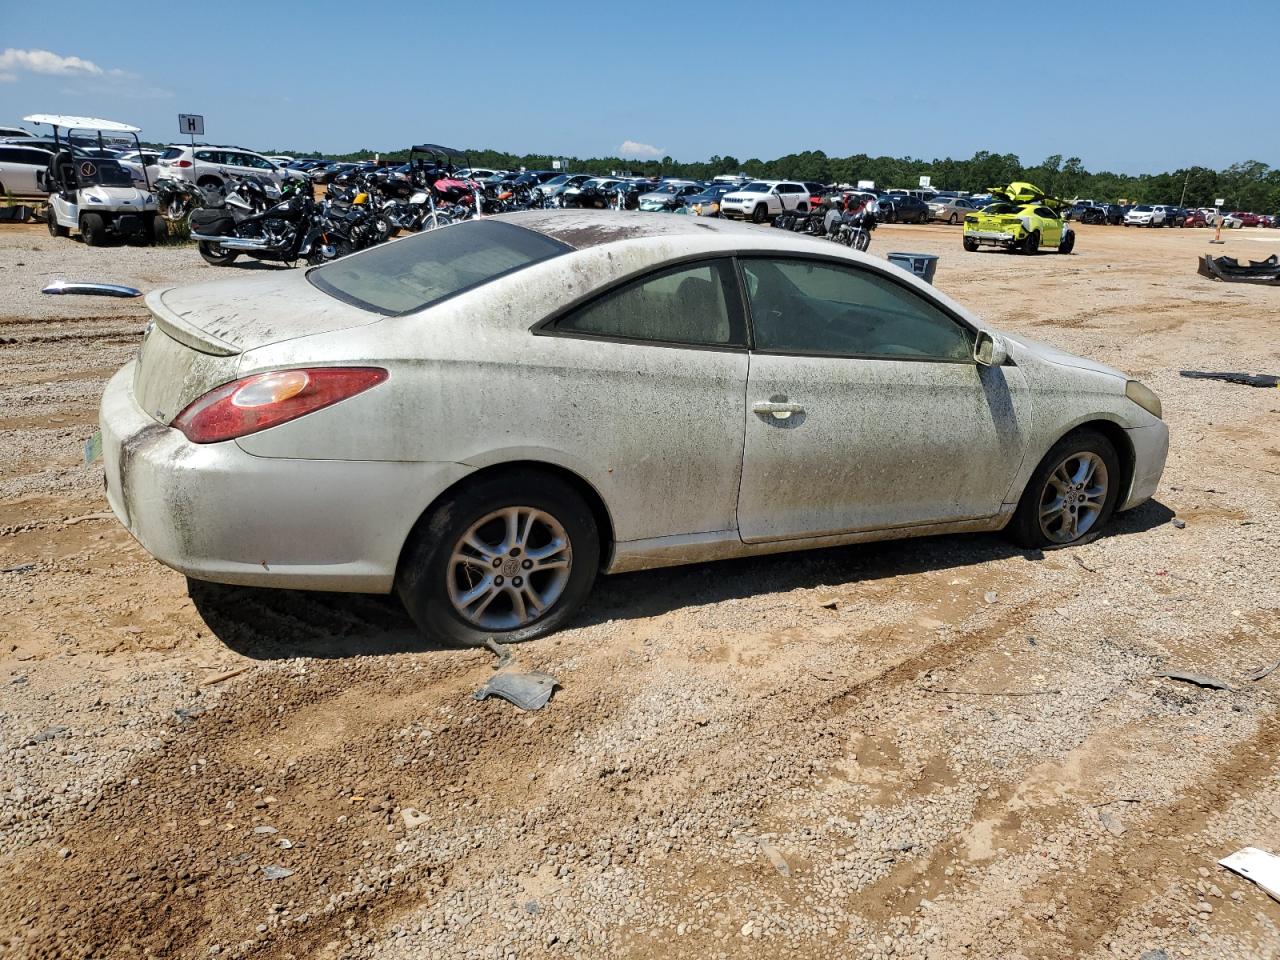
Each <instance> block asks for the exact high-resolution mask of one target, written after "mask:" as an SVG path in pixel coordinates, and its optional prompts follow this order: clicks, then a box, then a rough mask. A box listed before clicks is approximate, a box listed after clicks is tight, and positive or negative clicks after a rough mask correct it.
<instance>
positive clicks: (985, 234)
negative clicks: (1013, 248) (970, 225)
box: [964, 230, 1018, 243]
mask: <svg viewBox="0 0 1280 960" xmlns="http://www.w3.org/2000/svg"><path fill="white" fill-rule="evenodd" d="M964 235H965V237H967V238H968V239H970V240H977V241H978V242H979V243H1013V242H1015V241H1016V240H1017V239H1018V238H1017V236H1015V235H1014V234H1012V233H1003V232H1002V231H999V230H966V231H965V232H964Z"/></svg>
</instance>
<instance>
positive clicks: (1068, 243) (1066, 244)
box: [1058, 230, 1076, 253]
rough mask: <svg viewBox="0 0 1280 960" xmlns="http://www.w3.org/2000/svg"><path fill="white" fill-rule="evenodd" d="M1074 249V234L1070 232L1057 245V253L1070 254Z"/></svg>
mask: <svg viewBox="0 0 1280 960" xmlns="http://www.w3.org/2000/svg"><path fill="white" fill-rule="evenodd" d="M1075 248H1076V232H1075V231H1074V230H1072V231H1071V232H1070V233H1068V234H1067V235H1066V236H1065V237H1063V238H1062V240H1061V241H1060V242H1059V243H1058V252H1059V253H1070V252H1071V251H1072V250H1074V249H1075Z"/></svg>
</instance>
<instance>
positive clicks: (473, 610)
mask: <svg viewBox="0 0 1280 960" xmlns="http://www.w3.org/2000/svg"><path fill="white" fill-rule="evenodd" d="M509 514H514V516H515V520H514V524H515V528H514V530H515V535H514V536H513V528H512V525H511V522H510V521H508V519H507V516H508V515H509ZM526 524H527V526H526ZM521 527H524V528H525V531H526V533H525V536H524V537H521V535H520V533H519V531H520V528H521ZM513 541H514V542H513ZM534 542H537V543H538V544H539V546H538V547H537V548H536V549H537V551H538V552H539V553H541V554H542V557H540V558H537V559H535V558H533V557H530V556H528V555H526V548H527V546H528V544H530V543H534ZM556 543H563V546H562V547H560V548H559V549H558V550H554V551H553V552H551V553H547V551H549V550H553V548H554V547H555V544H556ZM477 544H479V545H480V546H482V547H483V548H484V549H483V550H481V549H479V548H478V547H477V546H476V545H477ZM529 549H530V550H532V549H533V548H529ZM460 557H465V558H466V559H465V560H459V558H460ZM539 559H548V560H553V561H556V562H559V561H560V560H564V561H567V564H568V565H567V567H560V566H556V567H547V568H544V569H542V570H541V571H539V570H537V569H536V568H535V569H534V572H533V575H536V576H538V578H539V579H538V581H535V580H533V579H532V576H531V575H530V574H528V573H526V572H525V571H527V570H528V569H529V568H530V566H531V565H532V564H536V563H537V562H538V560H539ZM599 563H600V535H599V531H598V530H597V528H596V522H595V518H594V517H593V516H592V513H591V508H590V507H589V506H588V505H587V503H586V501H585V500H583V498H582V497H581V495H579V493H578V492H577V491H576V490H574V489H573V487H572V486H570V485H569V484H568V483H567V482H565V481H564V480H562V479H560V478H559V477H557V476H555V475H553V474H550V473H546V472H543V471H541V470H536V469H521V470H516V471H511V472H503V473H498V474H494V475H491V476H488V477H484V478H481V479H480V480H478V481H476V482H475V483H472V484H469V485H466V486H463V487H462V488H461V489H459V490H458V491H457V492H456V493H453V494H450V495H448V496H446V497H445V498H444V499H443V500H442V501H441V502H440V503H439V504H437V505H436V506H435V507H434V508H433V509H432V510H431V511H429V512H428V513H427V514H426V515H425V516H424V517H423V518H422V519H421V520H419V521H418V523H417V525H416V526H415V527H414V530H413V533H411V534H410V536H409V541H408V543H407V545H406V546H405V549H404V552H403V553H402V555H401V560H400V567H399V569H398V570H397V572H396V581H395V584H396V593H397V594H398V595H399V597H400V600H401V602H402V603H403V604H404V606H405V609H406V610H407V611H408V612H409V616H410V617H411V618H412V619H413V622H414V623H415V624H416V625H417V627H418V629H419V630H421V631H422V633H423V634H424V635H425V636H426V637H427V638H428V639H431V640H437V641H441V642H444V643H447V644H450V645H453V646H468V647H474V646H482V645H484V643H485V642H486V641H487V640H489V639H490V638H492V639H494V640H497V641H499V642H500V643H519V642H522V641H525V640H532V639H534V638H536V637H541V636H545V635H546V634H548V633H553V632H555V631H556V630H559V629H561V628H562V627H564V626H565V625H566V624H567V623H568V622H569V621H570V620H571V619H572V617H573V616H574V614H575V613H576V612H577V610H578V608H579V607H580V606H581V605H582V602H583V601H584V600H585V599H586V597H587V594H588V593H590V591H591V585H592V584H593V583H594V582H595V578H596V571H597V569H598V568H599ZM490 570H495V571H501V572H495V573H492V574H491V573H490V572H489V571H490ZM476 579H478V580H479V582H478V583H476V582H475V580H476ZM522 581H523V582H522ZM478 590H479V591H481V592H480V593H477V591H478ZM539 592H541V594H542V596H541V599H543V600H544V601H545V600H547V598H548V597H551V599H550V601H549V603H548V606H547V607H546V609H545V611H544V612H543V613H541V614H536V615H534V616H533V617H532V619H530V618H529V614H530V612H531V611H530V603H529V602H528V601H529V599H530V596H529V595H530V594H532V595H533V596H538V594H539ZM468 598H471V599H468Z"/></svg>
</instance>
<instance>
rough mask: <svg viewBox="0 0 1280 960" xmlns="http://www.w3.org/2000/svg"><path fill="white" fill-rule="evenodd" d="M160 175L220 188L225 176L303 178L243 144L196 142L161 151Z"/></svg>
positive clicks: (277, 181) (277, 182)
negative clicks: (245, 147)
mask: <svg viewBox="0 0 1280 960" xmlns="http://www.w3.org/2000/svg"><path fill="white" fill-rule="evenodd" d="M159 165H160V175H161V176H166V177H174V178H177V179H179V180H191V181H193V182H194V183H196V184H198V185H199V186H201V187H206V188H209V187H213V188H217V189H221V188H222V187H224V186H225V185H226V180H227V177H228V176H234V177H262V178H264V179H266V180H269V181H271V182H272V183H274V184H275V185H276V186H277V187H278V186H281V185H282V184H283V183H284V182H285V181H286V180H290V179H302V178H303V175H302V174H301V173H299V172H298V171H296V170H286V169H285V168H284V167H282V166H280V165H279V164H277V163H272V162H271V161H270V160H268V159H267V158H266V157H264V156H262V154H260V153H254V152H253V151H252V150H245V149H244V148H242V147H219V146H212V145H208V144H202V143H198V144H196V145H195V146H194V147H193V146H191V144H189V143H188V144H181V143H177V144H173V145H172V146H170V147H169V149H168V150H166V151H165V152H164V153H162V154H161V155H160V164H159Z"/></svg>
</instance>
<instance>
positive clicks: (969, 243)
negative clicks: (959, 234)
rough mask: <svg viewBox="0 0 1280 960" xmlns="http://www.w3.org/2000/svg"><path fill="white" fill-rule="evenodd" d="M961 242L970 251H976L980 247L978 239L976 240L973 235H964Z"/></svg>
mask: <svg viewBox="0 0 1280 960" xmlns="http://www.w3.org/2000/svg"><path fill="white" fill-rule="evenodd" d="M961 243H962V244H963V245H964V248H965V249H966V250H968V251H969V252H970V253H975V252H976V251H977V249H978V241H977V240H974V239H973V238H972V237H964V238H963V239H962V240H961Z"/></svg>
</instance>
